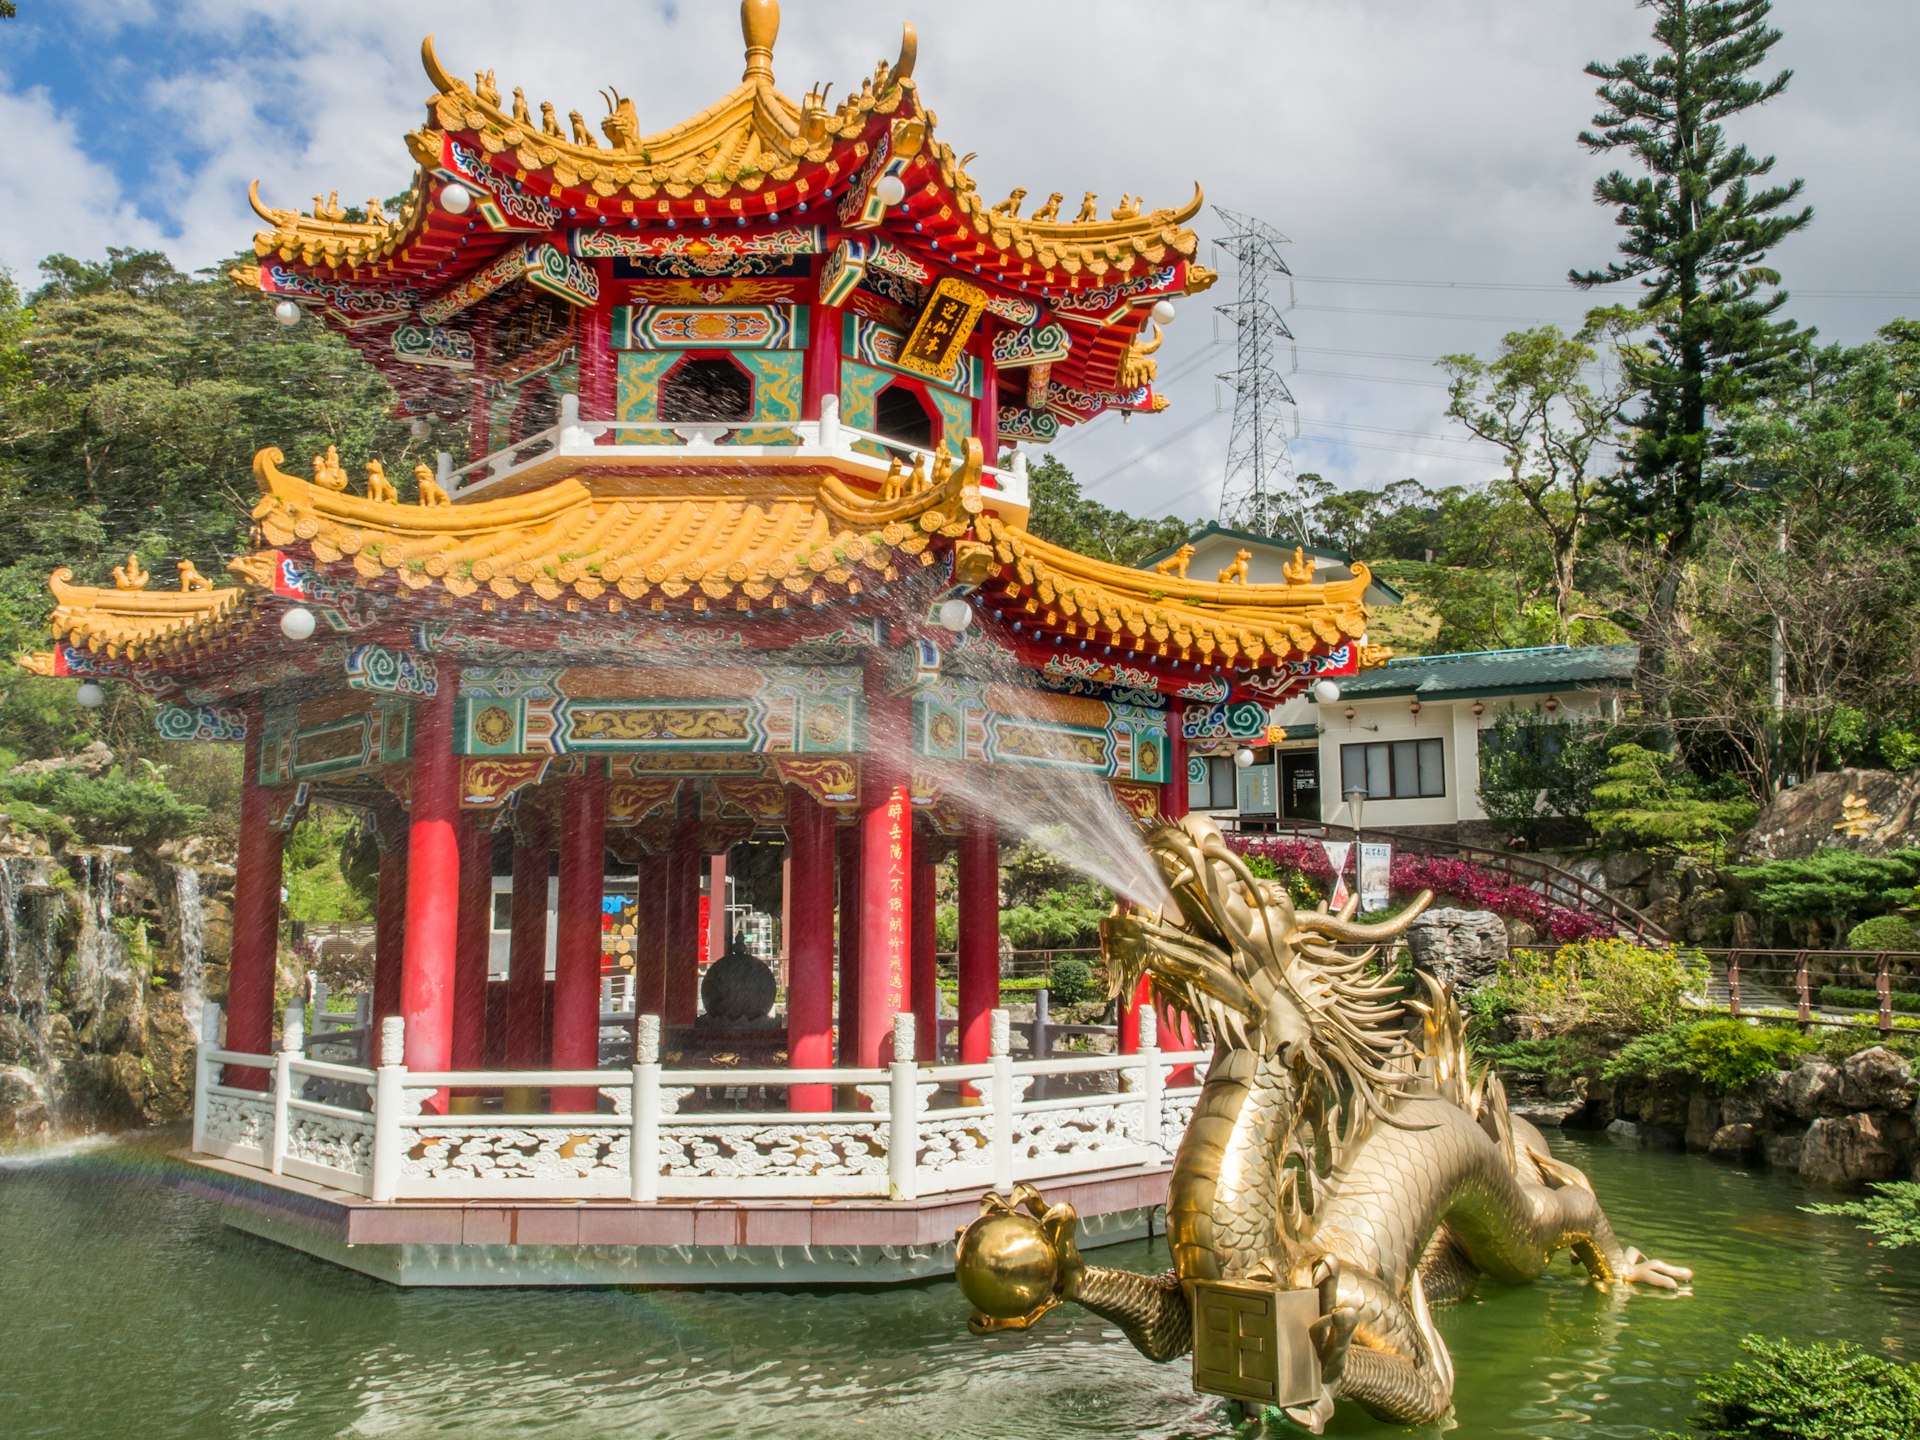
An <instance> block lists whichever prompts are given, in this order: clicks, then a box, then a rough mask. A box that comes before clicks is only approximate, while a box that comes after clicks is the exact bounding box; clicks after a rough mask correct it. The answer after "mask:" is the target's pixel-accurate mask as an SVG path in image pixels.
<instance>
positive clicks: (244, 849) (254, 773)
mask: <svg viewBox="0 0 1920 1440" xmlns="http://www.w3.org/2000/svg"><path fill="white" fill-rule="evenodd" d="M262 724H263V722H262V719H261V714H260V709H259V707H258V706H255V707H254V708H253V709H252V711H251V713H250V714H249V715H248V717H247V745H246V760H245V762H244V763H245V765H246V773H245V774H244V775H243V776H241V781H240V853H239V856H238V857H237V861H236V864H235V866H234V874H233V949H232V952H231V955H230V957H229V960H228V966H227V1049H229V1050H238V1051H240V1052H242V1053H243V1054H247V1055H269V1054H272V1053H273V982H274V973H275V971H276V970H277V969H278V968H279V960H280V859H281V852H282V850H283V849H284V847H285V842H286V837H285V836H284V835H283V834H282V833H281V832H280V831H278V830H276V829H274V828H273V825H272V824H271V822H270V818H269V816H270V809H269V806H268V796H267V792H266V791H265V790H264V789H263V788H261V785H260V730H261V727H262ZM209 1038H211V1037H209ZM226 1083H227V1084H229V1085H236V1086H244V1087H246V1088H247V1089H250V1090H264V1089H266V1088H267V1072H266V1071H264V1070H262V1069H259V1068H258V1067H256V1066H252V1065H233V1066H229V1067H228V1068H227V1072H226Z"/></svg>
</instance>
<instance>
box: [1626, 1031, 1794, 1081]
mask: <svg viewBox="0 0 1920 1440" xmlns="http://www.w3.org/2000/svg"><path fill="white" fill-rule="evenodd" d="M1819 1048H1820V1041H1819V1040H1818V1039H1816V1038H1815V1037H1814V1036H1811V1035H1802V1034H1801V1033H1800V1032H1799V1031H1798V1030H1789V1029H1787V1028H1785V1027H1784V1026H1778V1025H1749V1024H1747V1023H1746V1022H1745V1021H1744V1020H1697V1021H1692V1022H1688V1023H1684V1024H1678V1025H1669V1026H1667V1027H1666V1028H1665V1029H1662V1030H1656V1031H1654V1032H1652V1033H1651V1034H1647V1035H1639V1036H1636V1037H1635V1038H1634V1039H1632V1040H1630V1041H1628V1042H1627V1043H1626V1044H1625V1045H1623V1046H1621V1047H1620V1050H1619V1052H1618V1053H1617V1054H1616V1055H1614V1057H1613V1058H1612V1059H1611V1060H1609V1061H1607V1063H1606V1065H1605V1066H1603V1067H1602V1069H1601V1071H1600V1077H1601V1078H1602V1079H1603V1080H1664V1079H1678V1078H1681V1077H1691V1078H1693V1079H1695V1080H1698V1081H1700V1082H1701V1083H1702V1084H1703V1085H1705V1086H1706V1087H1707V1089H1709V1090H1711V1091H1713V1092H1714V1093H1715V1094H1718V1095H1724V1094H1726V1093H1728V1092H1729V1091H1733V1090H1740V1089H1743V1088H1745V1087H1746V1086H1748V1085H1751V1084H1752V1083H1753V1082H1754V1081H1756V1080H1758V1079H1760V1078H1761V1077H1762V1076H1765V1075H1768V1074H1771V1073H1772V1072H1773V1071H1775V1070H1777V1069H1779V1068H1780V1066H1781V1062H1782V1061H1787V1060H1792V1059H1793V1058H1794V1057H1796V1056H1800V1055H1805V1054H1808V1053H1810V1052H1812V1051H1814V1050H1817V1049H1819Z"/></svg>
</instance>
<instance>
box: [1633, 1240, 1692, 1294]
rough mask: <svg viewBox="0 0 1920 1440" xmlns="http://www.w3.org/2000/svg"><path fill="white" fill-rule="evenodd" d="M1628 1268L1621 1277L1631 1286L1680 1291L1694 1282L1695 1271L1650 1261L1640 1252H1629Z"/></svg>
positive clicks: (1662, 1261)
mask: <svg viewBox="0 0 1920 1440" xmlns="http://www.w3.org/2000/svg"><path fill="white" fill-rule="evenodd" d="M1627 1261H1628V1266H1627V1269H1626V1271H1625V1272H1624V1273H1623V1274H1622V1275H1621V1276H1620V1278H1621V1279H1622V1280H1624V1281H1625V1282H1626V1283H1627V1284H1629V1285H1651V1286H1652V1287H1653V1288H1654V1289H1656V1290H1678V1289H1679V1288H1680V1287H1681V1286H1682V1285H1688V1284H1691V1283H1692V1282H1693V1271H1691V1270H1689V1269H1687V1267H1686V1266H1684V1265H1669V1264H1668V1263H1667V1262H1666V1261H1664V1260H1649V1259H1648V1258H1647V1257H1646V1256H1644V1255H1642V1254H1641V1253H1640V1252H1639V1251H1638V1250H1629V1251H1628V1252H1627Z"/></svg>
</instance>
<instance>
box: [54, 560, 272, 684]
mask: <svg viewBox="0 0 1920 1440" xmlns="http://www.w3.org/2000/svg"><path fill="white" fill-rule="evenodd" d="M72 582H73V572H72V571H71V570H69V569H67V568H66V567H65V566H62V567H61V568H60V569H58V570H56V571H54V572H53V575H52V576H51V577H50V578H49V579H48V581H47V585H48V588H50V589H51V590H52V591H53V599H54V610H53V618H52V627H53V638H54V639H55V640H57V641H60V642H61V643H63V644H66V645H71V646H73V647H74V648H75V649H78V650H85V651H87V652H88V653H90V654H95V655H104V656H106V657H107V658H108V659H111V660H118V659H122V658H125V659H130V660H151V659H155V658H158V657H161V656H174V655H185V654H190V653H192V652H193V651H194V650H196V649H198V648H199V647H201V646H202V645H204V644H206V643H207V642H208V641H210V640H212V639H214V638H215V637H218V636H221V635H224V634H226V633H228V632H230V631H231V630H232V628H233V626H234V623H235V622H236V621H237V620H239V619H240V618H241V616H242V610H243V607H242V605H241V601H242V599H243V598H244V596H245V594H246V592H245V591H244V590H242V589H238V588H230V589H224V590H211V589H209V590H187V589H181V590H146V589H138V590H135V589H123V588H119V587H109V586H95V585H75V584H73V583H72ZM36 662H38V663H36ZM22 663H23V664H25V665H26V668H28V669H29V670H34V671H37V672H39V673H41V674H52V673H53V667H52V658H51V657H50V656H28V657H26V659H25V660H24V661H23V662H22Z"/></svg>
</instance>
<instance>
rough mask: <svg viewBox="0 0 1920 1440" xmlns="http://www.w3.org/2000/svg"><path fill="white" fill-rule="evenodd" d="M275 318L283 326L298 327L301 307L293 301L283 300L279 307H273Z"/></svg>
mask: <svg viewBox="0 0 1920 1440" xmlns="http://www.w3.org/2000/svg"><path fill="white" fill-rule="evenodd" d="M273 318H274V319H275V320H277V321H279V322H280V323H281V324H282V325H298V324H299V323H300V307H299V306H298V305H296V304H294V303H293V301H291V300H282V301H281V302H280V303H279V304H278V305H276V306H274V307H273Z"/></svg>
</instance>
